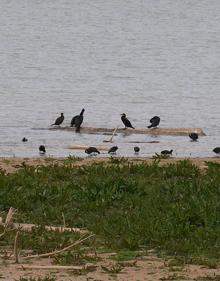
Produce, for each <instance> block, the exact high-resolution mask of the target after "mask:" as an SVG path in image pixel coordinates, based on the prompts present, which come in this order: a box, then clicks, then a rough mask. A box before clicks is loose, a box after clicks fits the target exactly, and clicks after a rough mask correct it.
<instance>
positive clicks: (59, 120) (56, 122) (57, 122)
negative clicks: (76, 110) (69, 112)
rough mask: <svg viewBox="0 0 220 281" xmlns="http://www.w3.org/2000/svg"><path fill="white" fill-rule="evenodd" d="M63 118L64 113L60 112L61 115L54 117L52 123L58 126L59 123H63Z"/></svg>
mask: <svg viewBox="0 0 220 281" xmlns="http://www.w3.org/2000/svg"><path fill="white" fill-rule="evenodd" d="M63 120H64V115H63V113H61V115H60V116H59V117H58V118H57V119H56V121H55V122H54V124H52V125H57V126H60V124H62V123H63Z"/></svg>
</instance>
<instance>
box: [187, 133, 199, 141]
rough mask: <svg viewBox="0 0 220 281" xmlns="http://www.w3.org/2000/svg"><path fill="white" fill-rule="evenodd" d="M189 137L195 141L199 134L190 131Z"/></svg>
mask: <svg viewBox="0 0 220 281" xmlns="http://www.w3.org/2000/svg"><path fill="white" fill-rule="evenodd" d="M189 137H190V138H191V140H192V141H197V140H198V138H199V135H198V134H197V133H191V134H189Z"/></svg>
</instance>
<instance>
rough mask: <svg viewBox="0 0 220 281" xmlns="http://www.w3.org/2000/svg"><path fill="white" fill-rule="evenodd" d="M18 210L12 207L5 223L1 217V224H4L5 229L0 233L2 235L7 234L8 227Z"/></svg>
mask: <svg viewBox="0 0 220 281" xmlns="http://www.w3.org/2000/svg"><path fill="white" fill-rule="evenodd" d="M16 212H17V210H16V209H14V208H13V207H10V209H9V211H8V213H7V216H6V219H5V223H3V219H2V218H1V217H0V225H3V226H4V231H3V232H2V233H1V234H0V237H2V236H3V235H4V234H5V232H6V230H7V227H8V225H9V224H11V223H12V219H13V216H14V214H15V213H16Z"/></svg>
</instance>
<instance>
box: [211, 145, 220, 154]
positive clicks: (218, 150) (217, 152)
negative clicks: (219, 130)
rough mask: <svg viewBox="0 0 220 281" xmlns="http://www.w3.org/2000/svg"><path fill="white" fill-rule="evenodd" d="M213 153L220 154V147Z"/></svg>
mask: <svg viewBox="0 0 220 281" xmlns="http://www.w3.org/2000/svg"><path fill="white" fill-rule="evenodd" d="M212 151H213V152H215V153H216V154H220V147H216V148H214V149H213V150H212Z"/></svg>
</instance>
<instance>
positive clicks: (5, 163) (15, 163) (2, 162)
mask: <svg viewBox="0 0 220 281" xmlns="http://www.w3.org/2000/svg"><path fill="white" fill-rule="evenodd" d="M118 159H120V158H118ZM127 159H128V161H129V162H131V163H136V164H138V163H147V164H151V163H153V161H155V159H152V158H138V157H136V158H135V157H134V158H127ZM186 159H189V160H190V161H191V162H192V163H193V164H195V165H197V166H198V167H199V168H201V169H203V168H206V166H207V165H206V162H214V163H220V157H209V158H208V157H207V158H169V159H160V165H166V164H171V163H176V162H178V161H181V160H186ZM67 161H68V158H51V157H38V158H17V157H10V158H3V157H2V158H0V169H1V170H3V171H5V172H6V173H11V172H15V171H17V170H19V169H22V167H23V166H24V165H27V166H33V167H37V166H41V165H42V166H48V165H53V164H58V165H62V164H65V162H67ZM69 161H71V160H69ZM93 163H105V164H109V163H110V160H109V158H106V157H103V158H96V157H87V158H77V159H74V161H72V164H73V165H74V166H82V165H91V164H93Z"/></svg>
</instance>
